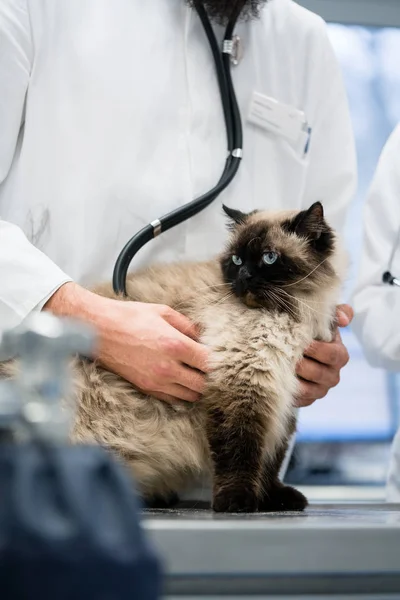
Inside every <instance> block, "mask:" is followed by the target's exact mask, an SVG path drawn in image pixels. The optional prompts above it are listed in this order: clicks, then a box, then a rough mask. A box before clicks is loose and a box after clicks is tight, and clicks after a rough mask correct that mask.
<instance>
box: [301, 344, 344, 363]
mask: <svg viewBox="0 0 400 600" xmlns="http://www.w3.org/2000/svg"><path fill="white" fill-rule="evenodd" d="M342 347H343V348H344V346H343V344H342V343H341V342H337V341H336V340H335V341H334V342H330V343H329V342H316V341H315V342H312V344H310V346H309V347H308V348H307V349H306V350H305V352H304V356H306V357H307V358H312V359H313V360H315V361H318V362H319V363H322V364H324V365H328V366H331V367H333V366H336V365H337V364H338V362H339V355H340V349H341V348H342Z"/></svg>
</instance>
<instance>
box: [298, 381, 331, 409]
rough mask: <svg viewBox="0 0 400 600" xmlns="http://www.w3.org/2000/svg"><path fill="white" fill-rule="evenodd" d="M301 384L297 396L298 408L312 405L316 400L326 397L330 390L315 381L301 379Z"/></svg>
mask: <svg viewBox="0 0 400 600" xmlns="http://www.w3.org/2000/svg"><path fill="white" fill-rule="evenodd" d="M299 384H300V385H299V393H298V394H297V396H296V406H297V407H298V408H305V407H306V406H311V405H312V404H314V402H315V401H316V400H320V399H321V398H325V396H326V395H327V393H328V391H329V390H328V389H327V388H326V387H324V386H322V385H317V384H315V383H309V382H306V381H301V380H300V382H299Z"/></svg>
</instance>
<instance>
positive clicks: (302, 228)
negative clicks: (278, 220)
mask: <svg viewBox="0 0 400 600" xmlns="http://www.w3.org/2000/svg"><path fill="white" fill-rule="evenodd" d="M327 229H328V228H327V225H326V222H325V219H324V208H323V206H322V204H321V202H315V203H314V204H313V205H312V206H310V208H309V209H308V210H303V211H301V212H300V213H299V214H298V215H296V217H295V218H294V219H293V220H292V221H291V222H290V225H289V230H290V231H292V232H293V233H296V234H297V235H299V236H302V237H308V238H311V239H313V240H318V239H319V238H320V237H321V235H322V234H323V233H324V232H326V231H327Z"/></svg>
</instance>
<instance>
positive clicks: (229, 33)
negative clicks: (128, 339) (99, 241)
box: [113, 1, 244, 296]
mask: <svg viewBox="0 0 400 600" xmlns="http://www.w3.org/2000/svg"><path fill="white" fill-rule="evenodd" d="M194 4H195V8H196V11H197V13H198V15H199V17H200V20H201V22H202V25H203V28H204V31H205V33H206V35H207V38H208V41H209V44H210V48H211V51H212V54H213V57H214V62H215V68H216V73H217V79H218V86H219V91H220V96H221V101H222V106H223V111H224V120H225V126H226V135H227V144H228V157H227V159H226V163H225V168H224V170H223V173H222V175H221V177H220V179H219V181H218V183H217V184H216V185H215V186H214V187H213V188H212V189H211V190H210V191H209V192H207V193H206V194H204V195H203V196H201V197H200V198H197V199H195V200H192V201H191V202H188V203H187V204H185V205H184V206H182V207H180V208H177V209H175V210H173V211H172V212H170V213H168V214H167V215H164V216H163V217H161V218H159V219H156V220H155V221H153V222H152V223H149V224H148V225H146V226H145V227H144V228H143V229H141V230H140V231H139V232H138V233H136V234H135V235H134V236H133V237H132V238H131V239H130V240H129V242H128V243H127V244H126V245H125V247H124V248H123V250H122V251H121V253H120V255H119V256H118V259H117V261H116V263H115V267H114V273H113V288H114V292H115V293H116V294H118V295H120V294H123V295H124V296H126V295H127V292H126V277H127V273H128V269H129V265H130V264H131V262H132V259H133V258H134V256H135V255H136V253H137V252H138V251H139V250H140V249H141V248H142V247H143V246H144V245H145V244H147V243H148V242H149V241H150V240H152V239H153V238H155V237H157V236H158V235H160V234H161V233H163V232H164V231H168V229H171V228H172V227H175V226H176V225H179V224H180V223H183V222H184V221H186V220H187V219H189V218H190V217H193V216H194V215H196V214H197V213H199V212H201V211H202V210H204V209H205V208H206V207H207V206H209V205H210V204H211V203H212V202H213V201H214V200H215V199H216V198H217V196H219V194H221V192H222V191H223V190H224V189H225V188H227V187H228V185H229V184H230V183H231V181H232V180H233V179H234V177H235V175H236V174H237V172H238V169H239V166H240V163H241V159H242V154H243V130H242V119H241V115H240V109H239V105H238V102H237V98H236V94H235V89H234V86H233V81H232V74H231V55H232V49H233V31H234V28H235V26H236V23H237V21H238V18H239V15H240V13H241V11H242V8H243V5H244V2H239V3H238V4H237V6H236V9H235V10H234V12H233V14H232V15H231V18H230V20H229V23H228V25H227V27H226V30H225V36H224V43H223V48H222V51H221V49H220V48H219V45H218V41H217V39H216V37H215V34H214V31H213V29H212V26H211V23H210V20H209V18H208V16H207V13H206V10H205V8H204V6H203V3H202V2H200V1H196V2H195V3H194Z"/></svg>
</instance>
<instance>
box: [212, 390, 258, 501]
mask: <svg viewBox="0 0 400 600" xmlns="http://www.w3.org/2000/svg"><path fill="white" fill-rule="evenodd" d="M221 404H222V405H223V402H221V403H220V406H214V407H209V409H208V411H207V437H208V443H209V446H210V450H211V458H212V462H213V466H214V485H213V504H212V508H213V509H214V510H215V511H216V512H255V511H257V510H258V501H259V495H260V489H261V476H262V469H263V440H264V434H265V426H266V423H265V418H264V416H263V415H262V414H261V413H260V412H257V410H254V406H253V407H252V406H251V404H250V403H249V402H248V399H245V400H243V401H240V399H237V400H236V402H235V403H232V400H231V399H230V402H229V404H228V403H227V408H226V410H224V409H223V408H221ZM255 404H256V403H255Z"/></svg>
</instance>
